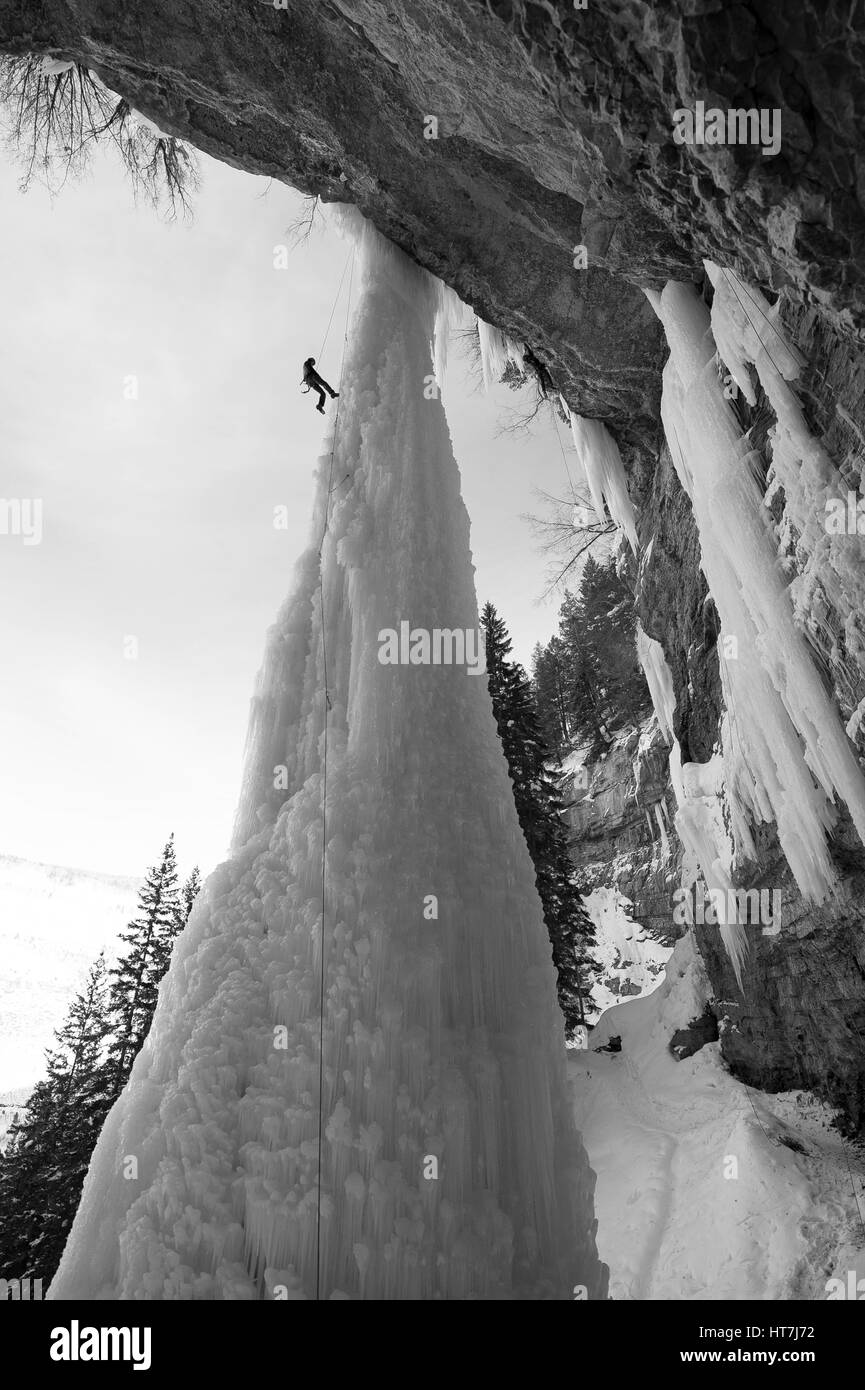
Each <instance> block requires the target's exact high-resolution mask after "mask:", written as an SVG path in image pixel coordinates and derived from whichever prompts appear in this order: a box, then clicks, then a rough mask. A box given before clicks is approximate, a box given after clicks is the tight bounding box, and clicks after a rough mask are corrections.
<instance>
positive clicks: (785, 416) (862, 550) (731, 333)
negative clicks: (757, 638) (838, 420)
mask: <svg viewBox="0 0 865 1390" xmlns="http://www.w3.org/2000/svg"><path fill="white" fill-rule="evenodd" d="M705 265H706V270H707V272H708V274H709V277H710V279H711V280H712V284H713V285H714V289H715V293H714V299H713V303H712V320H711V321H712V332H713V335H714V337H715V341H716V343H717V345H718V351H719V353H720V355H721V357H722V359H723V361H724V363H725V365H726V366H727V368H728V369H729V371H730V372H731V374H732V376H733V378H734V379H735V381H736V384H737V386H738V387H739V388H740V390H741V391H742V393H743V395H744V396H745V398H746V399H747V400H748V401H749V402H750V403H751V404H752V405H754V404H755V402H756V395H755V392H754V388H753V384H752V381H751V375H750V371H749V368H750V367H753V368H754V369H755V370H756V373H757V376H758V377H759V380H760V384H761V386H762V387H763V390H764V392H765V393H766V396H767V397H768V399H769V403H770V404H771V406H772V409H773V410H774V412H775V415H776V417H777V423H776V424H775V425H774V426H773V427H772V430H771V431H770V434H769V443H770V447H771V452H772V462H771V468H770V472H769V479H768V495H769V497H771V496H773V495H774V494H775V493H776V492H777V491H778V490H779V489H781V490H782V491H783V497H784V524H783V526H782V546H783V548H784V551H785V552H786V551H787V549H788V542H789V536H790V530H791V526H792V528H793V529H794V531H795V535H796V558H797V564H798V566H799V569H800V571H801V572H800V573H799V574H797V575H796V576H795V577H794V579H793V581H792V584H791V585H790V594H791V597H792V598H793V602H794V607H795V612H796V616H797V620H798V621H799V622H800V624H801V625H802V626H803V627H804V628H805V629H806V630H807V631H808V633H809V635H810V636H811V638H812V640H813V641H814V642H815V645H817V646H818V648H819V649H820V650H821V651H822V652H823V654H824V655H826V656H827V657H833V656H834V655H835V647H836V634H837V629H838V628H843V630H844V640H845V646H846V648H847V651H848V652H849V653H850V656H851V657H852V658H853V661H854V662H856V663H857V664H856V668H855V671H854V674H853V679H852V681H851V684H852V685H853V687H854V688H855V687H856V686H858V684H859V681H860V679H861V674H862V673H863V672H865V621H863V614H865V564H863V561H865V537H863V536H862V535H860V534H859V531H858V525H857V524H856V522H855V521H854V524H853V525H852V527H851V526H850V525H849V523H848V524H845V525H843V526H841V527H838V526H835V525H829V524H828V517H829V515H830V514H831V513H832V511H833V510H834V511H835V512H836V513H837V512H839V511H840V514H841V516H842V517H843V516H844V515H845V513H846V511H847V506H846V503H847V497H848V491H849V490H848V487H847V484H846V483H845V481H844V478H843V477H842V475H841V473H840V472H839V471H838V469H837V468H836V467H835V464H834V463H833V461H832V459H831V458H830V456H829V454H828V453H827V452H826V450H825V449H824V448H823V446H822V444H821V443H820V441H819V440H817V439H815V438H814V436H813V435H812V434H811V432H810V430H809V429H808V425H807V422H806V420H805V416H804V413H803V410H802V407H801V405H800V404H799V401H798V400H797V398H796V395H795V393H794V392H793V390H792V389H791V388H790V386H789V385H788V384H787V383H788V382H790V381H794V380H795V379H796V378H797V377H798V376H799V374H800V371H801V368H802V366H803V365H804V359H803V358H802V355H801V353H800V352H799V351H798V349H797V348H796V347H795V346H794V345H793V344H792V343H791V342H790V341H789V339H788V337H787V334H786V332H785V331H784V327H783V325H782V323H781V317H780V312H779V308H778V305H775V306H770V305H769V304H768V302H767V301H766V299H765V298H764V297H763V295H762V294H761V293H760V291H759V290H757V289H755V288H754V287H753V286H750V285H746V284H745V282H744V281H743V280H741V279H740V278H739V277H738V276H737V275H736V274H735V273H734V272H733V271H731V270H721V269H719V267H718V266H716V265H713V264H712V262H711V261H706V262H705ZM827 598H828V602H829V605H830V606H831V608H832V609H833V610H834V613H835V614H836V615H837V618H836V620H835V622H834V624H831V625H828V624H827V620H826V619H827V613H826V601H827Z"/></svg>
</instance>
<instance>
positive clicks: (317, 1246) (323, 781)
mask: <svg viewBox="0 0 865 1390" xmlns="http://www.w3.org/2000/svg"><path fill="white" fill-rule="evenodd" d="M354 253H355V248H354V247H352V249H351V251H350V252H349V256H348V259H347V260H346V263H345V266H344V268H343V272H342V280H340V282H339V289H338V290H337V292H336V299H335V300H334V304H333V309H332V310H331V315H330V323H332V322H333V315H334V313H335V312H336V305H337V302H338V300H339V296H340V293H341V292H342V286H343V281H344V280H345V272H346V270H347V269H348V262H349V260H351V275H350V276H349V282H348V303H347V305H346V310H345V334H344V336H343V340H342V355H341V357H340V362H339V387H340V391H339V393H338V394H337V398H336V412H335V414H334V421H333V443H332V444H331V449H330V471H329V473H328V479H327V493H326V496H325V504H324V526H323V528H322V532H321V541H320V542H319V547H318V560H319V565H318V595H319V607H320V612H321V659H322V675H323V677H324V728H323V734H322V739H323V741H322V762H321V940H320V952H321V1010H320V1013H321V1017H320V1020H319V1030H318V1201H317V1210H316V1224H315V1297H316V1302H318V1300H319V1299H320V1298H321V1177H322V1139H323V1137H324V987H325V968H324V967H325V952H324V934H325V911H326V902H327V897H326V893H327V712H328V710H329V709H330V708H331V703H330V694H329V692H328V688H327V686H328V681H327V638H326V634H325V621H324V570H323V567H322V564H321V553H322V550H323V549H324V542H325V537H326V536H327V531H328V527H329V525H330V499H331V494H332V493H333V491H334V487H333V463H334V456H335V454H336V440H337V433H338V430H339V407H340V403H341V400H342V394H341V393H342V369H343V365H344V363H345V349H346V344H347V342H348V327H349V314H350V312H351V292H352V285H353V283H354ZM330 323H328V326H327V332H326V333H325V335H324V337H325V342H327V334H328V333H329V332H330ZM321 351H322V352H324V344H322V349H321ZM346 477H348V474H346ZM342 481H343V482H345V478H343V480H342ZM338 486H341V484H338Z"/></svg>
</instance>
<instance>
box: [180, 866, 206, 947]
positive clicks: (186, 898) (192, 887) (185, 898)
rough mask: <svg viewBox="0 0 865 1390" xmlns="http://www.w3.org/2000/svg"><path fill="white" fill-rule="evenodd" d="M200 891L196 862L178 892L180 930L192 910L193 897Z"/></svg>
mask: <svg viewBox="0 0 865 1390" xmlns="http://www.w3.org/2000/svg"><path fill="white" fill-rule="evenodd" d="M200 892H201V874H200V873H199V872H198V865H197V864H196V865H195V868H194V869H193V870H192V873H191V874H190V875H189V878H188V879H187V880H186V882H185V883H184V885H183V890H182V892H181V894H180V930H181V931H182V930H183V928H184V927H185V926H186V923H187V922H188V921H189V914H190V912H191V911H192V907H193V904H194V902H195V899H196V898H197V897H198V895H199V893H200Z"/></svg>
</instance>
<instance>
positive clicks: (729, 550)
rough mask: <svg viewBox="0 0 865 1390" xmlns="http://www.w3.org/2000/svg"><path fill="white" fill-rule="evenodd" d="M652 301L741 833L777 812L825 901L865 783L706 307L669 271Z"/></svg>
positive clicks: (795, 863)
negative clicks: (722, 377) (715, 620)
mask: <svg viewBox="0 0 865 1390" xmlns="http://www.w3.org/2000/svg"><path fill="white" fill-rule="evenodd" d="M657 307H658V311H659V313H660V317H661V320H662V322H663V324H664V328H665V330H666V334H667V341H668V342H669V345H670V358H669V361H668V363H667V365H666V367H665V369H664V389H663V397H662V405H661V413H662V417H663V421H664V427H665V430H666V435H667V440H668V443H669V446H670V450H671V453H672V457H673V461H674V464H675V466H676V468H677V470H678V473H679V477H680V480H681V482H682V485H683V487H685V489H686V490H687V492H688V494H689V496H690V498H691V502H692V505H693V508H694V516H695V518H696V521H697V526H698V528H699V533H700V548H701V564H702V567H703V570H704V572H705V575H706V578H707V580H708V583H709V588H710V590H711V593H712V596H713V598H714V600H715V603H716V605H717V608H718V613H719V615H720V619H721V629H722V630H721V637H720V638H719V643H718V647H719V660H720V666H721V677H722V682H723V685H724V692H725V703H726V706H727V710H728V714H729V718H728V722H727V730H726V734H727V736H726V738H725V743H724V755H725V768H726V793H727V797H728V798H729V800H730V803H731V808H732V811H733V822H734V825H735V826H736V827H737V828H738V829H739V832H740V833H742V832H743V828H744V827H745V825H746V816H748V817H750V818H751V819H752V820H753V821H755V822H759V821H765V820H769V819H774V820H775V822H776V823H777V826H778V835H779V839H780V842H781V846H782V848H783V850H784V853H785V855H786V857H787V860H788V863H789V864H790V868H791V869H792V871H793V874H794V875H795V877H796V881H797V883H798V885H799V887H800V889H801V890H802V892H803V894H804V895H805V896H806V897H808V898H811V899H812V900H815V901H820V900H822V899H823V898H824V897H825V896H826V894H827V893H829V892H830V891H832V889H833V888H834V886H835V874H834V870H833V868H832V864H831V861H830V858H829V854H828V851H827V848H826V838H825V836H826V831H827V830H828V829H829V827H830V826H831V825H832V824H833V822H834V818H835V812H834V807H833V797H834V796H835V795H837V796H839V797H840V798H841V799H842V800H843V801H845V802H846V804H847V806H848V808H849V811H850V814H851V817H852V819H853V823H854V825H855V826H856V829H857V831H858V833H859V835H860V837H861V838H862V839H863V840H865V782H863V778H862V774H861V772H860V770H859V767H858V764H857V761H856V757H855V754H854V750H853V748H852V746H851V744H850V742H849V740H848V738H847V735H846V733H845V731H844V726H843V724H842V722H841V720H840V718H839V714H838V711H837V709H836V708H835V706H834V704H833V702H832V699H831V697H830V696H829V694H828V693H827V691H826V689H825V687H824V685H823V682H822V680H821V678H820V675H819V673H818V670H817V667H816V665H815V662H814V660H813V655H812V652H811V650H810V647H809V644H808V642H807V640H806V638H805V636H804V634H803V632H802V630H801V628H800V626H799V625H797V622H796V620H795V616H794V608H793V603H792V602H791V596H790V593H789V592H788V588H787V584H786V580H785V576H784V574H783V572H782V570H781V567H780V565H779V563H778V561H777V558H776V541H775V537H774V535H773V532H772V529H771V526H770V522H769V517H768V513H767V511H766V509H765V507H764V506H763V494H762V489H761V486H760V483H759V481H758V477H757V471H756V470H757V460H756V459H755V457H754V455H753V454H752V453H751V451H750V449H749V444H748V440H747V439H743V438H742V437H741V435H740V432H739V430H738V427H737V422H736V418H735V416H734V414H733V412H732V410H731V409H730V406H729V404H728V402H727V401H726V400H725V399H724V396H723V392H722V389H721V385H720V382H719V379H718V372H717V368H716V364H715V347H716V345H715V341H714V339H713V337H712V333H711V331H710V324H709V313H708V310H707V309H706V307H705V305H704V304H703V303H702V301H701V300H700V298H699V296H698V295H697V294H696V292H695V290H694V289H693V287H692V286H690V285H683V284H677V283H672V282H671V283H670V284H668V285H667V286H666V288H665V289H664V291H663V293H662V295H661V297H660V301H659V303H658V306H657ZM724 323H725V330H726V336H725V335H722V340H723V341H725V345H726V346H725V350H726V351H727V352H728V353H729V355H730V357H731V359H732V361H731V363H729V364H728V365H729V366H730V367H731V370H735V371H736V372H737V373H738V372H741V371H744V370H745V369H744V367H743V365H742V361H743V360H744V359H745V358H746V357H747V356H748V352H749V351H750V349H748V348H747V345H746V344H744V343H743V345H742V346H741V348H740V349H739V350H738V351H736V350H734V346H733V345H732V344H730V343H729V342H727V337H729V336H730V329H729V324H728V323H727V321H726V320H725V321H724ZM778 380H779V381H781V378H780V376H779V378H778ZM782 384H783V383H782ZM728 638H729V639H732V640H731V641H730V642H729V643H728V641H727V639H728ZM703 829H705V826H704V827H703ZM703 867H704V869H705V865H703ZM718 886H723V885H718Z"/></svg>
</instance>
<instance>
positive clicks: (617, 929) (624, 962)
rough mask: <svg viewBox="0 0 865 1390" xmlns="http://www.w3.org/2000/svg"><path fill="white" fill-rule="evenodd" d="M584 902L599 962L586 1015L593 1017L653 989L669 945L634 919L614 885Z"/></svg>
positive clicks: (656, 985)
mask: <svg viewBox="0 0 865 1390" xmlns="http://www.w3.org/2000/svg"><path fill="white" fill-rule="evenodd" d="M583 902H584V904H585V907H586V911H587V912H588V914H589V916H590V918H591V920H592V922H593V923H594V926H595V932H596V942H595V946H594V947H593V954H594V955H595V957H596V959H597V960H598V961H600V963H601V971H600V974H599V976H598V979H597V983H595V984H594V985H593V986H592V996H591V1009H590V1010H589V1016H590V1017H591V1018H596V1017H597V1016H598V1015H599V1014H601V1013H603V1011H604V1010H605V1009H607V1008H609V1007H610V1005H611V1004H615V1003H618V1001H619V999H621V998H626V997H628V996H636V995H642V994H646V993H649V992H650V991H651V990H653V989H656V988H657V987H658V984H659V983H660V977H661V974H662V973H663V969H664V965H665V963H666V962H667V960H668V959H669V957H670V947H669V946H662V945H661V944H660V943H659V942H658V941H656V940H655V939H654V937H652V936H651V934H650V933H649V932H648V931H646V930H645V928H644V927H641V925H640V923H639V922H635V921H634V920H633V918H632V916H631V907H632V904H631V903H630V901H629V900H628V899H627V898H626V897H624V896H623V895H622V894H621V893H618V892H616V890H615V889H614V888H596V889H594V890H593V891H592V892H591V893H587V894H586V895H585V897H584V898H583Z"/></svg>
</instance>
